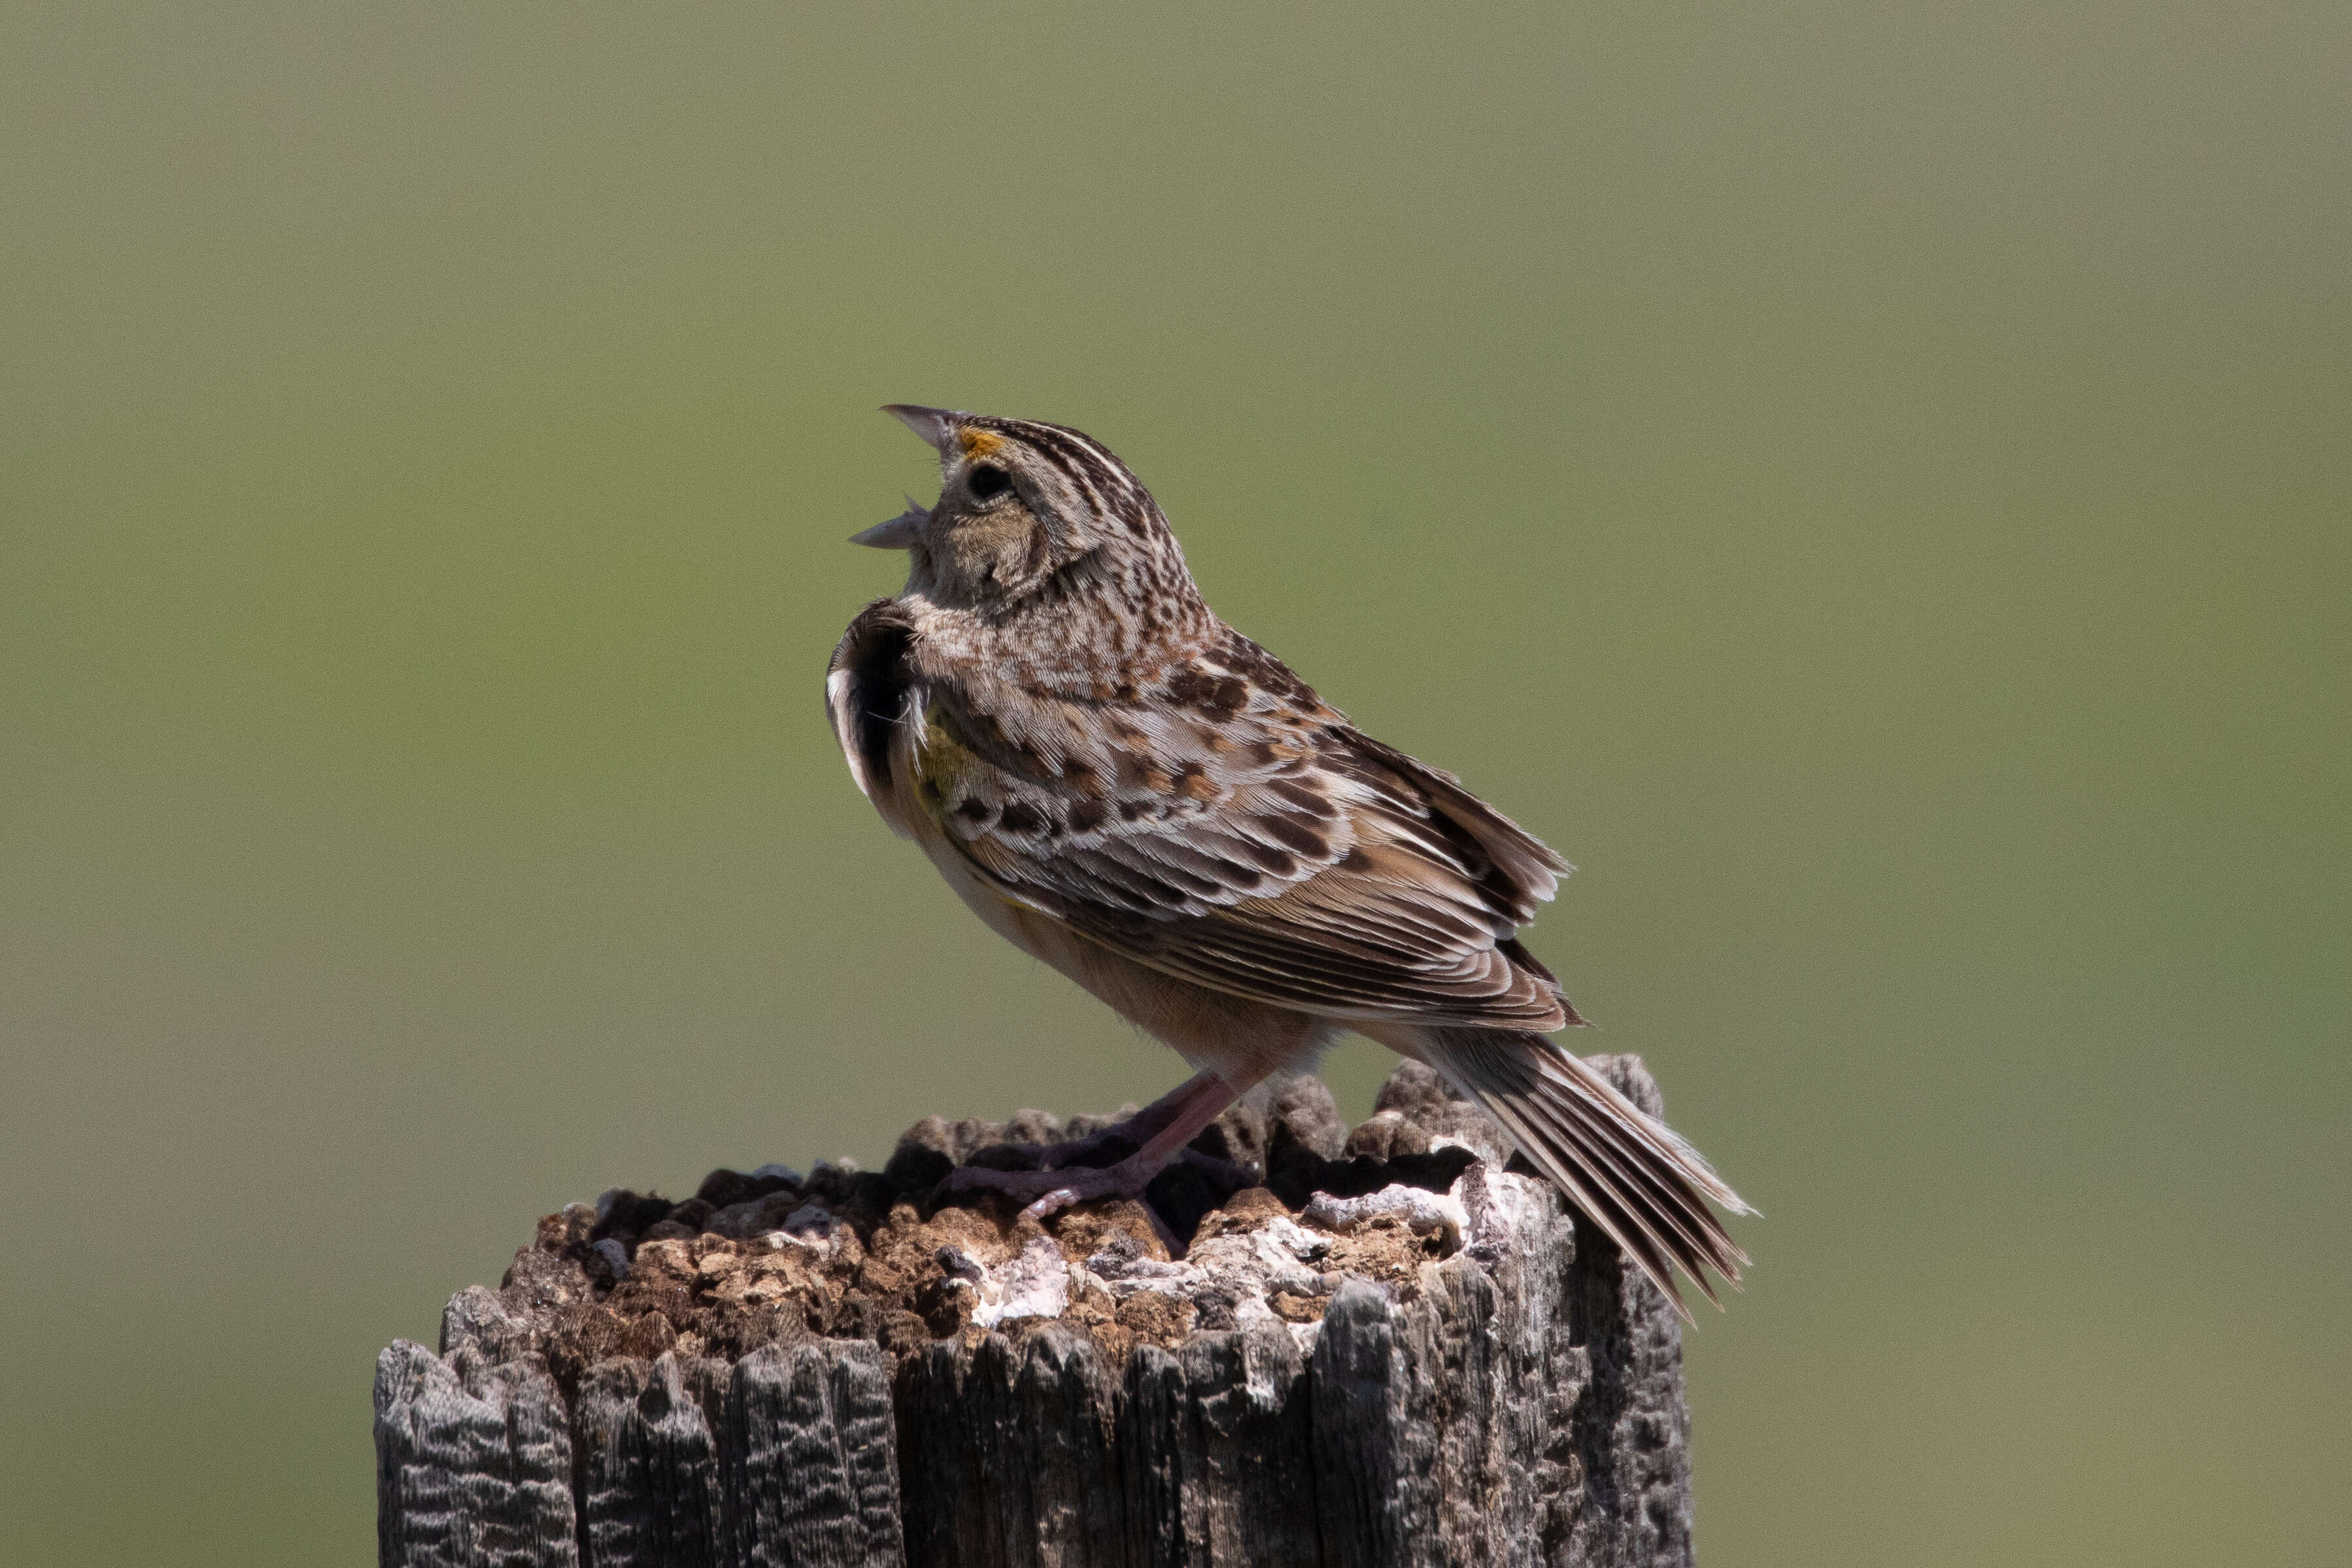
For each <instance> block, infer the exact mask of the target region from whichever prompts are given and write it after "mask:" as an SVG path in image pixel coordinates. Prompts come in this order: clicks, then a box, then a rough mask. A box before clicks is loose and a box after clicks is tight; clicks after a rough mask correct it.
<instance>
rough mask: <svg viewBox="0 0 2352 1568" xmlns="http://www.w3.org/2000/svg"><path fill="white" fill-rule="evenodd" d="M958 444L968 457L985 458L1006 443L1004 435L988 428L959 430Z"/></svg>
mask: <svg viewBox="0 0 2352 1568" xmlns="http://www.w3.org/2000/svg"><path fill="white" fill-rule="evenodd" d="M956 445H957V446H959V447H962V448H963V455H964V456H965V457H967V458H985V457H987V456H988V455H989V454H990V453H991V452H993V451H995V450H996V449H997V448H998V447H1002V446H1003V445H1004V437H1002V436H999V435H995V434H993V433H992V432H991V431H987V430H959V431H957V432H956Z"/></svg>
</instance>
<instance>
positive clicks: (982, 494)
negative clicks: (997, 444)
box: [965, 463, 1013, 500]
mask: <svg viewBox="0 0 2352 1568" xmlns="http://www.w3.org/2000/svg"><path fill="white" fill-rule="evenodd" d="M965 483H966V484H967V485H969V486H970V487H971V499H972V500H995V499H996V498H997V497H998V496H1001V495H1003V493H1004V492H1005V491H1006V490H1009V489H1012V488H1013V476H1011V475H1010V474H1008V473H1006V472H1005V471H1004V470H1003V468H997V467H996V466H994V465H993V464H991V463H982V464H981V465H980V467H978V468H974V469H972V471H971V479H967V480H966V481H965Z"/></svg>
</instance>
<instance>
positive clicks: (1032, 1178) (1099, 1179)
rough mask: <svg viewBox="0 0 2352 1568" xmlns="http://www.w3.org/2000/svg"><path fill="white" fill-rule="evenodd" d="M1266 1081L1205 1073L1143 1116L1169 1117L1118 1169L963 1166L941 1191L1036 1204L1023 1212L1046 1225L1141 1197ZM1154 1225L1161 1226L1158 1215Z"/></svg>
mask: <svg viewBox="0 0 2352 1568" xmlns="http://www.w3.org/2000/svg"><path fill="white" fill-rule="evenodd" d="M1264 1078H1265V1073H1263V1072H1256V1073H1251V1074H1248V1075H1247V1076H1245V1077H1244V1078H1242V1079H1239V1080H1238V1081H1236V1080H1234V1079H1226V1078H1224V1077H1222V1076H1220V1075H1219V1074H1216V1073H1210V1072H1204V1073H1202V1074H1200V1075H1199V1076H1198V1077H1196V1078H1194V1079H1192V1081H1190V1082H1189V1083H1186V1084H1185V1085H1184V1086H1183V1087H1182V1088H1181V1089H1177V1090H1176V1091H1175V1092H1174V1093H1172V1094H1170V1095H1167V1096H1164V1097H1163V1098H1161V1099H1160V1100H1155V1101H1153V1102H1152V1103H1151V1105H1150V1107H1149V1108H1148V1109H1146V1110H1141V1111H1139V1112H1137V1114H1136V1115H1135V1116H1134V1118H1133V1119H1132V1120H1131V1121H1129V1123H1128V1125H1129V1126H1130V1127H1136V1128H1138V1130H1140V1127H1141V1126H1142V1125H1148V1124H1149V1123H1150V1121H1157V1120H1159V1119H1160V1117H1161V1116H1162V1115H1163V1114H1164V1115H1165V1117H1166V1121H1165V1122H1164V1124H1163V1125H1161V1126H1160V1130H1159V1131H1156V1132H1154V1133H1153V1134H1152V1135H1151V1137H1150V1141H1149V1142H1146V1143H1145V1144H1144V1145H1143V1147H1142V1148H1140V1149H1139V1150H1137V1151H1136V1152H1134V1153H1132V1154H1130V1155H1129V1156H1128V1157H1127V1158H1126V1159H1124V1160H1121V1161H1120V1162H1119V1163H1118V1164H1116V1165H1107V1166H1103V1167H1100V1168H1096V1167H1092V1166H1084V1165H1081V1166H1075V1167H1070V1168H1066V1169H1063V1170H1058V1171H992V1170H987V1169H984V1168H982V1167H979V1166H974V1165H961V1166H958V1167H957V1168H956V1169H955V1170H953V1171H951V1172H950V1173H949V1174H948V1178H947V1180H946V1181H945V1182H943V1183H941V1184H940V1186H941V1187H942V1189H943V1190H945V1191H948V1192H971V1191H974V1190H985V1191H990V1192H999V1193H1009V1194H1013V1196H1014V1197H1024V1198H1032V1199H1034V1200H1035V1201H1034V1202H1033V1203H1031V1204H1030V1205H1029V1206H1028V1208H1026V1209H1025V1210H1024V1211H1023V1212H1024V1213H1025V1214H1027V1215H1030V1216H1031V1217H1032V1218H1034V1219H1040V1220H1042V1219H1044V1218H1045V1217H1046V1216H1047V1215H1051V1214H1054V1213H1055V1212H1056V1211H1058V1210H1061V1209H1065V1208H1067V1207H1069V1206H1070V1205H1072V1204H1079V1203H1085V1202H1087V1201H1088V1200H1089V1199H1092V1198H1103V1197H1114V1196H1116V1197H1128V1198H1140V1197H1142V1196H1143V1189H1144V1188H1146V1187H1148V1186H1150V1184H1151V1179H1152V1178H1153V1177H1154V1176H1157V1175H1158V1174H1160V1172H1162V1171H1164V1170H1166V1169H1167V1168H1168V1167H1169V1166H1170V1165H1171V1164H1172V1163H1175V1161H1176V1159H1177V1157H1178V1156H1180V1155H1181V1154H1182V1153H1183V1152H1184V1146H1185V1145H1186V1144H1188V1143H1190V1142H1192V1140H1193V1139H1195V1138H1197V1137H1199V1136H1200V1135H1201V1131H1202V1129H1203V1128H1205V1127H1207V1126H1208V1125H1209V1123H1210V1122H1212V1121H1215V1120H1216V1119H1217V1118H1218V1117H1220V1116H1222V1115H1223V1114H1224V1113H1225V1108H1226V1107H1227V1106H1229V1105H1231V1104H1233V1102H1234V1100H1239V1099H1240V1098H1241V1097H1242V1096H1243V1095H1244V1094H1247V1093H1248V1092H1249V1091H1250V1090H1251V1089H1255V1088H1256V1087H1257V1085H1258V1082H1259V1080H1260V1079H1264ZM1153 1223H1154V1224H1155V1225H1157V1224H1158V1223H1159V1219H1158V1216H1157V1215H1155V1216H1153ZM1161 1239H1162V1240H1164V1241H1166V1242H1167V1243H1168V1244H1169V1249H1170V1250H1171V1252H1180V1253H1181V1251H1182V1250H1183V1245H1182V1243H1181V1242H1180V1241H1178V1240H1177V1239H1176V1238H1175V1237H1171V1236H1168V1235H1167V1234H1166V1232H1165V1230H1164V1228H1163V1230H1162V1234H1161Z"/></svg>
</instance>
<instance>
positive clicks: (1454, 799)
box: [909, 645, 1580, 1029]
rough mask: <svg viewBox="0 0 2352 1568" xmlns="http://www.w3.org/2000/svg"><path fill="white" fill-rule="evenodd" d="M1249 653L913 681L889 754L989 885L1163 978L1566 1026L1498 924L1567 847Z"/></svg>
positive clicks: (1345, 1011) (1384, 1010) (1433, 1014)
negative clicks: (1139, 683)
mask: <svg viewBox="0 0 2352 1568" xmlns="http://www.w3.org/2000/svg"><path fill="white" fill-rule="evenodd" d="M1247 653H1248V654H1249V655H1254V656H1255V658H1249V657H1242V658H1231V657H1229V658H1224V659H1222V660H1218V659H1212V660H1208V661H1205V662H1204V663H1202V665H1200V666H1198V667H1196V668H1192V669H1190V670H1185V671H1180V672H1178V673H1177V675H1175V676H1174V677H1171V679H1170V680H1169V682H1168V687H1167V689H1166V690H1162V691H1155V692H1152V693H1148V694H1138V695H1136V696H1134V697H1133V698H1130V699H1127V700H1121V699H1118V698H1114V699H1112V700H1098V701H1096V702H1092V703H1076V702H1073V701H1071V700H1068V699H1066V698H1061V697H1053V698H1041V697H1038V696H1035V695H1034V694H1031V693H1027V692H1023V691H1019V690H1016V689H1012V688H1009V687H1006V686H1004V685H1002V684H997V683H975V682H972V681H971V680H969V679H963V680H952V681H949V680H936V681H931V682H928V683H925V684H924V685H923V686H922V687H921V688H920V695H919V701H918V703H917V706H918V707H919V710H920V711H919V717H917V718H916V719H915V720H914V721H913V722H914V724H915V725H916V726H918V728H917V730H916V731H915V732H914V733H913V734H911V735H910V737H909V765H910V766H912V767H913V768H914V770H915V772H916V774H917V776H918V777H919V780H920V787H921V790H922V793H923V797H924V799H925V801H926V803H927V805H928V807H929V809H930V810H931V811H933V812H934V813H935V814H936V816H937V817H938V819H939V820H940V823H941V824H942V825H943V826H945V827H946V828H947V830H948V833H949V837H950V840H951V841H952V842H953V843H955V844H956V845H957V846H958V847H959V848H961V850H962V852H963V853H964V855H965V856H966V857H967V858H969V859H970V860H971V862H972V864H973V865H974V866H975V867H976V868H979V870H980V871H981V872H982V875H983V876H984V877H985V878H986V879H988V880H989V881H990V882H991V883H992V884H993V885H994V886H996V887H997V888H998V889H999V890H1000V891H1002V892H1003V893H1004V894H1005V895H1006V896H1007V897H1010V898H1013V899H1015V900H1019V901H1021V902H1023V903H1025V904H1029V905H1031V906H1033V907H1034V908H1037V909H1040V910H1045V911H1046V912H1049V913H1051V914H1053V915H1055V916H1056V917H1057V918H1059V919H1061V920H1064V921H1067V922H1068V923H1069V924H1070V925H1071V926H1072V927H1074V928H1075V929H1076V930H1077V931H1080V932H1081V933H1083V934H1084V935H1086V936H1087V937H1089V938H1091V939H1093V940H1094V941H1097V942H1101V943H1103V944H1104V945H1106V946H1108V947H1110V948H1112V949H1114V950H1116V951H1118V952H1122V953H1125V954H1126V955H1128V956H1129V957H1131V958H1134V959H1136V960H1138V961H1139V962H1141V963H1147V964H1150V965H1151V966H1152V967H1154V968H1157V969H1160V970H1161V971H1163V972H1164V973H1171V974H1175V975H1179V976H1181V977H1182V978H1185V979H1188V980H1192V981H1195V982H1197V983H1199V984H1203V985H1208V986H1211V987H1213V988H1215V989H1218V990H1222V991H1227V992H1231V993H1234V994H1241V995H1244V996H1249V997H1253V998H1255V999H1257V1000H1260V1001H1265V1002H1271V1003H1275V1004H1277V1005H1285V1006H1293V1007H1299V1008H1303V1009H1307V1010H1308V1011H1312V1012H1314V1013H1317V1014H1318V1015H1319V1016H1328V1017H1332V1018H1336V1019H1345V1018H1356V1019H1367V1020H1369V1019H1399V1018H1412V1019H1420V1020H1425V1021H1430V1022H1444V1023H1456V1024H1479V1025H1490V1026H1504V1025H1507V1026H1516V1027H1519V1028H1527V1029H1555V1028H1559V1027H1560V1026H1563V1025H1565V1024H1568V1023H1571V1022H1577V1021H1580V1020H1578V1019H1577V1018H1576V1016H1575V1014H1574V1012H1573V1011H1572V1010H1571V1009H1570V1008H1569V1006H1568V1005H1567V1002H1566V999H1565V998H1564V997H1563V996H1562V995H1561V994H1560V992H1559V984H1558V983H1557V982H1556V981H1554V980H1553V978H1552V976H1551V975H1550V973H1549V972H1548V971H1547V970H1545V969H1544V967H1543V966H1542V965H1541V964H1539V963H1536V962H1535V961H1534V960H1533V959H1532V958H1531V957H1529V956H1528V953H1527V952H1526V951H1525V950H1524V949H1522V948H1521V947H1520V946H1519V945H1518V943H1517V942H1516V941H1515V940H1513V932H1514V931H1515V930H1516V929H1517V927H1518V926H1519V925H1522V924H1524V923H1526V922H1527V921H1528V920H1529V919H1531V918H1532V917H1533V915H1534V913H1535V910H1536V907H1537V905H1538V903H1539V902H1540V901H1541V900H1545V899H1549V897H1550V896H1551V895H1552V892H1553V891H1554V889H1556V887H1557V885H1558V878H1559V873H1560V872H1562V871H1565V870H1566V869H1567V866H1566V863H1565V862H1563V861H1562V860H1560V859H1559V857H1558V856H1556V855H1554V854H1553V853H1552V852H1551V851H1550V850H1549V849H1548V848H1546V847H1544V846H1543V845H1542V844H1541V843H1539V842H1538V841H1537V840H1536V839H1535V838H1534V837H1531V836H1529V835H1528V834H1527V833H1526V832H1525V831H1523V830H1522V829H1520V828H1519V827H1518V826H1516V825H1515V824H1513V823H1511V822H1510V821H1509V820H1508V819H1507V818H1506V817H1504V816H1501V815H1500V814H1498V813H1496V812H1495V811H1494V810H1493V809H1492V808H1490V807H1488V806H1487V805H1486V804H1485V803H1483V802H1481V801H1479V800H1478V799H1477V797H1475V795H1471V794H1470V793H1469V792H1468V791H1466V790H1465V789H1463V788H1462V787H1461V785H1460V784H1457V783H1455V782H1454V779H1453V778H1452V777H1451V775H1449V774H1444V773H1438V772H1437V771H1436V770H1434V769H1432V768H1427V767H1424V766H1423V764H1421V763H1417V762H1415V761H1413V760H1412V758H1411V757H1408V756H1406V755H1404V754H1403V753H1402V752H1398V751H1396V750H1394V749H1393V748H1391V747H1388V746H1384V745H1381V743H1380V742H1376V741H1373V740H1371V739H1370V738H1369V737H1368V736H1365V735H1363V734H1362V733H1361V732H1360V731H1357V730H1355V729H1354V728H1353V727H1352V726H1350V725H1349V724H1348V723H1347V722H1346V721H1345V720H1344V719H1342V718H1341V717H1340V716H1339V714H1338V713H1336V712H1334V711H1332V710H1330V709H1328V708H1327V707H1325V706H1324V705H1323V704H1322V703H1321V701H1320V700H1318V699H1317V698H1316V697H1315V695H1314V693H1313V692H1311V691H1309V690H1307V689H1306V688H1305V687H1304V686H1303V685H1301V684H1299V683H1298V682H1297V679H1296V678H1295V677H1290V676H1289V675H1288V672H1287V671H1286V670H1281V669H1280V667H1279V666H1278V665H1276V664H1274V663H1273V661H1272V659H1271V657H1270V656H1267V655H1265V654H1264V653H1263V652H1262V650H1257V649H1256V648H1255V645H1248V648H1247ZM918 662H919V660H918ZM1237 667H1238V668H1237ZM1268 667H1271V668H1272V669H1273V670H1275V671H1279V675H1278V676H1276V677H1275V678H1273V679H1268V677H1267V670H1268ZM1186 698H1189V699H1190V700H1189V701H1186V700H1181V699H1186Z"/></svg>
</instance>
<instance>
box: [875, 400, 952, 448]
mask: <svg viewBox="0 0 2352 1568" xmlns="http://www.w3.org/2000/svg"><path fill="white" fill-rule="evenodd" d="M882 412H883V413H885V414H887V415H889V416H891V417H892V418H894V419H896V420H898V422H899V423H900V424H902V425H904V426H906V427H907V428H908V429H909V430H912V431H913V432H914V433H915V434H916V435H918V436H920V437H922V438H923V439H924V440H926V441H928V442H929V443H930V444H931V450H933V451H934V452H937V453H938V454H939V455H940V457H942V458H944V457H947V456H949V455H950V454H949V451H948V441H949V438H950V437H952V436H953V435H954V434H955V426H956V417H957V416H956V413H955V411H954V410H953V409H950V408H926V407H924V406H923V405H921V404H919V403H886V404H884V405H882Z"/></svg>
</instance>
